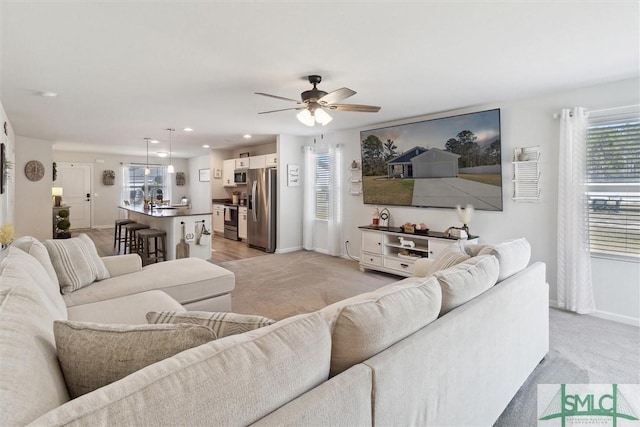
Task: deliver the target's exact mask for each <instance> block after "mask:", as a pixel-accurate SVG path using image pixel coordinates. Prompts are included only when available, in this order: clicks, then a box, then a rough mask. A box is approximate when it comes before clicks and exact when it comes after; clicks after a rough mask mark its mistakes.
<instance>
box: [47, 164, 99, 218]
mask: <svg viewBox="0 0 640 427" xmlns="http://www.w3.org/2000/svg"><path fill="white" fill-rule="evenodd" d="M57 168H58V176H57V179H56V181H54V187H62V202H63V203H64V204H65V205H67V206H69V208H70V209H69V221H70V222H71V229H72V230H74V229H78V228H91V176H92V175H93V174H92V171H93V165H92V164H90V163H58V164H57Z"/></svg>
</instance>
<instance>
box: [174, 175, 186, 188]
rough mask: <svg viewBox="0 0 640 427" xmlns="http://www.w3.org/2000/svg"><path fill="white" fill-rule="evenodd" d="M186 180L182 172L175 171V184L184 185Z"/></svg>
mask: <svg viewBox="0 0 640 427" xmlns="http://www.w3.org/2000/svg"><path fill="white" fill-rule="evenodd" d="M185 182H186V178H185V176H184V172H176V185H184V184H185Z"/></svg>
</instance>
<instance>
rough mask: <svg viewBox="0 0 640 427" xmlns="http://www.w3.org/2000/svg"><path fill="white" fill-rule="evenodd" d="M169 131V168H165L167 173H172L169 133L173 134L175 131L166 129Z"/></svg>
mask: <svg viewBox="0 0 640 427" xmlns="http://www.w3.org/2000/svg"><path fill="white" fill-rule="evenodd" d="M167 130H168V131H169V166H167V173H173V163H172V162H171V154H172V153H171V133H172V132H175V131H176V130H175V129H171V128H167Z"/></svg>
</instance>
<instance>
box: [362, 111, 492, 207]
mask: <svg viewBox="0 0 640 427" xmlns="http://www.w3.org/2000/svg"><path fill="white" fill-rule="evenodd" d="M360 148H361V155H362V181H363V182H362V193H363V201H364V203H365V204H373V205H391V206H414V207H435V208H452V209H454V208H455V207H456V206H458V205H462V206H465V205H473V206H474V208H475V209H478V210H487V211H502V161H501V154H502V150H501V134H500V109H492V110H486V111H479V112H475V113H468V114H460V115H456V116H450V117H443V118H439V119H432V120H424V121H419V122H414V123H407V124H402V125H396V126H389V127H384V128H379V129H370V130H364V131H361V132H360Z"/></svg>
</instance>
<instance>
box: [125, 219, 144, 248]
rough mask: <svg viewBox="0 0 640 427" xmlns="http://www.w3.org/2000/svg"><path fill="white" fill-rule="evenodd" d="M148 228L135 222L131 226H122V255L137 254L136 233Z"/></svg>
mask: <svg viewBox="0 0 640 427" xmlns="http://www.w3.org/2000/svg"><path fill="white" fill-rule="evenodd" d="M147 228H149V226H148V225H145V224H140V223H139V222H135V223H132V224H127V225H125V226H124V253H125V254H126V253H130V254H135V253H138V250H137V244H138V241H137V240H136V233H137V232H138V231H139V230H144V229H147Z"/></svg>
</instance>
